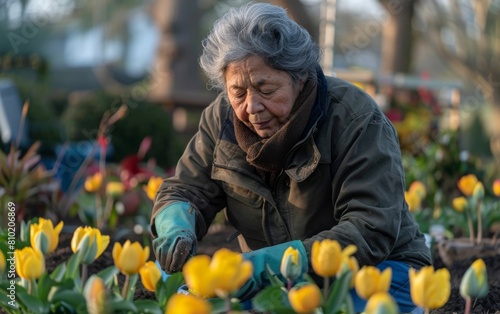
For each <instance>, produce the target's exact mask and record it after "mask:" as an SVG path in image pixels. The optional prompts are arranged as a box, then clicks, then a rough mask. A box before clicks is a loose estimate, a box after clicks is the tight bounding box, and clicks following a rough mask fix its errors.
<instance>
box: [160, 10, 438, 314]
mask: <svg viewBox="0 0 500 314" xmlns="http://www.w3.org/2000/svg"><path fill="white" fill-rule="evenodd" d="M202 43H203V54H202V56H201V58H200V65H201V68H202V70H203V71H204V72H205V74H206V75H207V77H208V78H209V80H210V83H211V85H212V86H213V87H214V88H216V89H218V90H219V91H220V94H219V95H218V97H217V98H216V99H215V100H214V101H213V102H212V103H211V104H210V105H209V106H208V107H207V108H206V109H205V110H204V111H203V113H202V116H201V120H200V123H199V129H198V132H197V133H196V134H195V136H194V137H193V138H192V140H191V141H190V143H189V144H188V146H187V147H186V149H185V151H184V154H183V155H182V157H181V158H180V160H179V162H178V164H177V167H176V171H175V175H174V176H172V177H169V178H166V179H165V180H164V181H163V183H162V185H161V187H160V188H159V190H158V192H157V195H156V200H155V202H154V207H153V211H152V217H151V231H152V236H153V248H154V252H155V255H156V258H157V261H158V262H159V264H160V266H161V268H162V269H163V270H164V271H165V272H166V273H169V274H170V273H175V272H178V271H181V270H182V266H183V265H184V263H185V262H186V261H187V260H188V259H189V257H191V256H193V255H195V254H196V246H197V241H198V240H201V239H202V238H203V237H204V236H205V235H206V233H207V230H208V227H209V226H210V224H211V222H212V221H213V219H214V218H215V216H216V214H217V213H219V212H220V211H222V210H225V214H226V216H227V219H228V221H229V223H230V224H231V225H232V226H234V227H235V228H236V230H238V237H239V241H240V247H241V249H242V252H243V253H242V254H243V256H244V257H245V258H246V259H248V260H251V261H252V262H253V265H254V274H253V277H252V278H251V279H250V280H249V281H248V282H247V283H246V284H245V285H244V286H243V288H242V289H241V290H240V291H238V293H237V294H236V295H235V297H238V298H240V299H241V300H248V299H250V298H251V297H253V296H254V295H255V294H256V293H257V292H258V291H259V290H261V289H263V288H264V287H266V286H267V285H269V284H270V283H269V281H268V280H267V278H266V274H265V265H266V264H268V265H269V266H270V267H271V269H273V270H274V272H275V273H277V274H279V267H280V262H281V258H282V255H283V253H284V251H285V250H286V249H287V248H288V247H290V246H291V247H294V248H296V249H297V250H299V252H300V254H301V256H302V258H303V259H304V261H307V260H309V259H310V256H311V247H312V245H313V243H314V242H315V241H321V240H323V239H332V240H336V241H338V242H339V243H340V244H341V246H342V247H346V246H347V245H349V244H354V245H356V247H357V248H358V250H357V252H356V254H355V257H356V258H357V260H358V262H359V264H360V266H363V265H375V266H377V267H379V268H380V269H384V268H386V267H391V268H392V270H393V280H392V283H391V289H390V293H391V294H392V295H393V297H394V298H395V299H396V301H397V302H398V304H399V307H400V310H401V311H402V312H410V311H412V310H413V309H415V306H414V305H413V303H412V301H411V297H410V287H409V278H408V270H409V268H410V267H413V268H416V269H419V268H420V267H422V266H425V265H430V264H431V259H430V252H429V249H428V248H427V246H426V245H425V241H424V236H423V234H422V233H421V232H420V231H419V227H418V225H417V223H416V222H415V221H414V219H413V216H412V215H411V213H410V212H409V211H408V205H407V203H406V202H405V198H404V191H405V176H404V172H403V167H402V163H401V152H400V148H399V143H398V139H397V134H396V132H395V129H394V127H393V125H392V124H391V123H390V121H389V120H388V119H387V118H386V116H385V115H384V114H383V113H382V112H381V110H380V108H379V107H378V106H377V104H376V103H375V102H374V101H373V99H372V98H370V96H368V95H367V94H366V93H365V92H363V91H362V90H361V89H359V88H357V87H355V86H354V85H352V84H350V83H347V82H345V81H343V80H340V79H338V78H333V77H325V75H324V74H323V72H322V70H321V67H320V65H319V59H320V51H319V48H318V45H317V44H315V43H314V42H313V41H312V39H311V36H310V35H309V34H308V33H307V31H306V30H305V29H304V28H302V27H301V26H299V25H298V24H297V23H295V22H294V21H293V20H291V19H290V18H289V17H288V16H287V14H286V11H285V10H284V9H283V8H280V7H277V6H273V5H270V4H266V3H250V4H247V5H244V6H241V7H239V8H233V9H231V10H230V11H229V12H228V13H226V14H225V15H224V16H223V17H222V18H220V19H219V20H218V21H216V22H215V24H214V26H213V29H212V30H211V32H210V33H209V34H208V36H207V38H206V39H204V40H203V42H202ZM303 264H304V269H303V271H305V272H306V271H307V272H309V273H310V274H311V275H314V274H313V270H312V267H311V264H310V261H309V263H306V262H305V263H303ZM318 283H319V284H320V285H321V282H318ZM351 294H352V295H353V298H354V303H355V309H356V310H357V311H362V310H363V309H364V305H365V304H366V303H365V301H363V300H361V299H360V298H359V297H357V296H356V294H355V292H353V291H352V292H351Z"/></svg>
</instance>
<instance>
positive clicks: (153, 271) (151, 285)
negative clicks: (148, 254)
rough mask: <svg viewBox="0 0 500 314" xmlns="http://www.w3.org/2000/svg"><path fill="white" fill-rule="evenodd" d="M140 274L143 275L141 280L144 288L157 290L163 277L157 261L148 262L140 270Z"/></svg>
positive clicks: (152, 290)
mask: <svg viewBox="0 0 500 314" xmlns="http://www.w3.org/2000/svg"><path fill="white" fill-rule="evenodd" d="M139 274H140V275H141V281H142V285H143V286H144V288H146V289H147V290H149V291H151V292H155V291H156V284H157V283H158V280H160V278H161V271H160V268H158V266H157V265H156V263H155V262H152V261H149V262H146V264H144V266H142V267H141V269H140V270H139Z"/></svg>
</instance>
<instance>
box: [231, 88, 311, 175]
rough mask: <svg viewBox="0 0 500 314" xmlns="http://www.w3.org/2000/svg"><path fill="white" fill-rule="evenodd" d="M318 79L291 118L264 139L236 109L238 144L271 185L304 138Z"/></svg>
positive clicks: (301, 97) (299, 99) (305, 90)
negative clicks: (293, 149)
mask: <svg viewBox="0 0 500 314" xmlns="http://www.w3.org/2000/svg"><path fill="white" fill-rule="evenodd" d="M316 90H317V82H316V80H315V79H312V80H308V81H307V82H306V83H305V84H304V88H303V90H302V91H301V92H300V94H299V96H298V97H297V99H296V100H295V103H294V105H293V108H292V112H290V119H289V120H288V121H287V122H286V123H285V124H284V125H283V126H281V128H280V129H279V130H278V131H277V132H276V133H275V134H274V135H272V136H271V137H269V138H265V139H263V138H261V137H260V136H258V135H257V134H256V133H255V132H253V131H252V130H251V129H249V128H248V127H247V126H246V125H245V124H244V123H243V122H241V121H240V120H239V119H238V118H237V117H236V114H235V113H234V111H233V116H234V131H235V134H236V140H237V141H238V145H239V146H240V147H241V149H243V151H245V152H246V153H247V156H246V158H247V161H248V162H249V163H250V164H251V165H253V166H254V167H255V168H256V169H257V172H258V173H259V174H260V175H261V176H262V177H263V179H264V180H265V181H266V182H267V183H268V184H269V183H272V182H273V181H274V179H275V177H276V176H277V175H278V174H279V172H280V171H281V170H282V169H283V168H284V167H285V166H286V165H284V162H285V156H286V154H287V153H288V152H289V151H290V149H292V147H293V146H294V145H295V144H296V143H297V142H298V141H299V140H300V136H301V135H302V132H303V131H304V128H305V127H306V125H307V122H308V120H309V115H310V114H311V110H312V107H313V105H314V101H315V100H316Z"/></svg>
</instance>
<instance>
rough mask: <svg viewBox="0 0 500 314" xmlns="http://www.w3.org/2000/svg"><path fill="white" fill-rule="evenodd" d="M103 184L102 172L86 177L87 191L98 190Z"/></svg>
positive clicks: (85, 186) (85, 185)
mask: <svg viewBox="0 0 500 314" xmlns="http://www.w3.org/2000/svg"><path fill="white" fill-rule="evenodd" d="M101 185H102V174H101V173H100V172H97V173H95V174H94V175H92V176H90V177H87V178H86V179H85V183H84V188H85V191H87V192H90V193H91V192H96V191H97V190H99V189H100V188H101Z"/></svg>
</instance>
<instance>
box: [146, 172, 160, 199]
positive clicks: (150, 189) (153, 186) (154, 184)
mask: <svg viewBox="0 0 500 314" xmlns="http://www.w3.org/2000/svg"><path fill="white" fill-rule="evenodd" d="M162 182H163V179H162V178H160V177H151V178H149V181H148V184H147V185H146V186H145V187H143V189H144V192H146V195H147V196H148V198H149V199H150V200H152V201H154V199H155V197H156V191H158V188H159V187H160V185H161V183H162Z"/></svg>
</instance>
